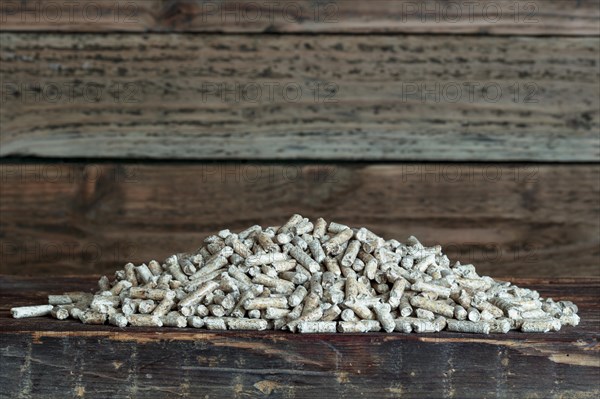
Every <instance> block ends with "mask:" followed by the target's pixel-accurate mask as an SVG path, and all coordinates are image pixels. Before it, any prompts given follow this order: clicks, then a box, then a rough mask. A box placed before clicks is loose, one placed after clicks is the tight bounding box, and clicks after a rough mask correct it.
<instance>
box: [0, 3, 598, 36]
mask: <svg viewBox="0 0 600 399" xmlns="http://www.w3.org/2000/svg"><path fill="white" fill-rule="evenodd" d="M0 18H1V19H0V20H1V21H2V30H4V31H65V32H107V31H121V32H147V31H155V32H165V31H167V32H173V31H175V32H227V33H232V32H244V33H256V32H263V33H267V32H285V33H304V32H306V33H339V32H343V33H372V32H380V33H428V34H429V33H452V34H456V33H458V34H478V35H479V34H492V35H519V34H526V35H556V36H560V35H597V34H598V21H599V19H600V11H599V2H598V0H576V1H573V0H479V1H476V2H475V1H473V2H467V1H451V2H449V1H446V0H443V1H442V0H429V1H427V2H416V1H413V0H371V1H368V2H365V1H359V0H339V1H335V0H331V1H330V0H326V1H309V0H277V1H270V0H261V1H254V0H241V1H231V0H227V1H221V0H219V1H216V0H169V1H165V0H118V1H117V0H79V1H72V2H71V1H64V2H49V1H45V0H27V1H26V2H25V1H22V0H4V1H3V2H2V3H0Z"/></svg>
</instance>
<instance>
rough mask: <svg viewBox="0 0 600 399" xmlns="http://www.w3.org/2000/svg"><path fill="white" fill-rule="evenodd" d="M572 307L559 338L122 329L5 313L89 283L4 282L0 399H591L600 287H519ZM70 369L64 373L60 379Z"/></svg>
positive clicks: (598, 357) (578, 282)
mask: <svg viewBox="0 0 600 399" xmlns="http://www.w3.org/2000/svg"><path fill="white" fill-rule="evenodd" d="M514 282H515V283H516V284H519V285H523V286H527V287H530V288H534V289H538V290H539V291H540V293H541V294H542V295H544V296H546V295H550V296H552V297H554V298H555V299H569V300H573V301H575V302H576V303H577V304H578V306H579V309H580V314H581V320H582V322H581V324H580V325H579V326H578V327H574V328H569V327H565V328H563V329H562V330H561V331H560V332H558V333H551V334H524V333H517V332H515V333H510V334H506V335H502V334H491V335H489V336H473V335H468V334H467V335H465V334H458V333H449V332H442V333H436V334H425V335H415V334H398V333H393V334H382V333H369V334H348V335H341V334H329V335H328V334H318V335H294V334H290V333H285V332H240V331H238V332H234V331H225V332H209V331H204V330H189V329H185V330H177V329H173V328H161V329H158V330H156V329H154V330H153V329H146V328H128V329H125V330H123V329H118V328H114V327H110V326H86V325H82V324H81V323H77V322H74V321H57V320H53V319H49V318H36V319H21V320H15V319H11V318H10V317H9V316H8V308H9V306H11V305H12V304H18V305H20V304H25V303H28V304H30V303H33V302H35V301H37V300H38V298H39V299H40V300H41V298H42V297H43V296H44V295H45V294H47V293H48V292H57V290H60V289H61V288H62V289H63V290H69V289H83V290H87V289H88V288H93V286H94V283H95V278H93V277H86V278H82V277H74V278H64V279H56V278H55V279H47V278H22V277H8V276H3V277H1V278H0V298H1V301H0V338H1V342H2V347H1V352H0V354H1V356H2V362H0V371H1V372H0V382H1V383H0V394H2V396H7V397H16V396H17V395H21V396H22V397H26V398H28V397H35V398H54V397H57V396H59V395H60V396H61V397H65V396H67V397H72V396H73V397H77V396H85V397H86V398H105V397H107V396H108V395H110V397H115V398H137V397H145V398H146V397H150V398H164V397H176V396H186V395H187V396H190V397H197V396H202V397H209V398H213V397H223V396H226V397H235V398H238V397H239V398H242V397H244V398H254V397H264V396H265V395H270V396H269V397H275V398H288V397H296V398H305V397H312V398H315V397H319V398H320V397H327V398H330V397H342V398H354V397H357V396H359V395H363V396H365V397H378V398H379V397H383V398H388V397H389V398H397V397H399V396H402V397H424V398H440V397H453V396H454V397H460V398H482V397H544V398H564V397H569V398H571V397H572V398H595V397H597V396H598V394H600V390H599V389H598V384H597V377H598V373H599V370H600V354H599V353H598V338H599V333H598V327H599V323H600V319H599V314H600V313H599V312H598V303H600V298H599V294H598V293H599V292H600V290H599V288H600V280H598V279H585V280H584V279H566V280H550V281H548V280H547V281H541V280H525V281H524V280H515V281H514ZM66 371H68V372H66Z"/></svg>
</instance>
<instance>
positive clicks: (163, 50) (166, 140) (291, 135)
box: [0, 33, 600, 162]
mask: <svg viewBox="0 0 600 399" xmlns="http://www.w3.org/2000/svg"><path fill="white" fill-rule="evenodd" d="M0 40H2V49H3V51H2V55H1V57H2V63H1V64H0V72H1V73H2V74H3V80H2V90H3V93H2V95H3V106H2V108H1V110H0V117H1V124H0V132H1V133H0V144H1V146H0V155H1V156H9V155H12V156H23V155H33V156H45V157H111V158H114V157H124V158H132V157H134V158H166V159H266V160H272V159H306V158H309V159H325V160H329V159H336V160H349V159H351V160H377V161H380V160H421V161H422V160H433V161H441V160H458V161H465V160H501V161H506V160H536V161H590V162H593V161H596V160H597V159H598V157H600V140H599V138H598V134H597V132H598V130H599V129H600V114H599V113H598V109H599V107H600V100H599V96H598V82H599V81H600V70H599V69H598V57H597V55H598V52H600V41H599V40H597V38H556V39H553V40H547V39H543V38H513V37H511V38H502V37H456V36H433V37H431V36H406V37H387V36H377V37H373V36H357V37H353V36H325V37H322V36H274V35H265V36H262V35H258V36H235V35H233V36H220V35H200V36H198V35H143V36H142V35H121V34H110V35H84V36H81V35H48V34H44V35H40V34H12V33H10V34H2V35H0Z"/></svg>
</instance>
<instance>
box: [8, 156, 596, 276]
mask: <svg viewBox="0 0 600 399" xmlns="http://www.w3.org/2000/svg"><path fill="white" fill-rule="evenodd" d="M0 177H1V179H2V189H1V191H2V201H0V219H1V220H2V223H1V224H0V250H1V253H0V259H1V260H2V261H1V262H0V274H1V273H4V274H21V275H26V274H38V275H64V274H73V273H75V274H85V273H112V272H113V271H114V270H116V269H117V268H120V267H122V266H123V265H124V264H125V263H126V262H128V261H133V262H135V263H136V264H140V263H142V262H148V261H149V260H151V259H157V260H161V261H162V260H163V259H164V258H166V257H167V256H169V255H171V254H173V253H177V252H185V251H193V250H195V249H197V248H198V247H199V246H201V245H202V240H203V239H204V238H205V236H206V235H209V234H214V233H215V232H216V231H218V230H221V229H223V228H231V229H232V230H235V229H237V230H242V229H245V228H246V227H248V226H251V225H253V224H256V223H258V224H261V225H264V226H267V225H280V224H281V223H283V222H284V221H285V220H287V218H289V216H290V215H291V214H293V213H296V212H299V213H302V214H303V215H305V216H307V217H311V218H316V217H319V216H323V217H325V218H326V219H327V220H334V221H338V222H341V223H347V224H350V225H352V226H366V227H368V228H370V229H372V230H373V231H375V232H376V233H378V234H381V235H383V236H384V237H386V238H397V239H399V240H401V241H403V240H406V239H407V238H408V236H410V235H415V236H417V237H419V238H420V239H421V240H422V241H423V242H424V243H426V244H428V245H434V244H438V243H439V244H441V245H442V246H443V247H444V250H445V251H446V252H447V253H448V254H449V257H450V259H451V260H453V261H455V260H460V261H461V262H462V263H473V264H474V265H475V266H476V267H477V269H478V270H479V271H480V272H481V273H482V274H488V275H492V276H495V277H543V276H562V277H572V276H580V277H584V276H599V270H598V259H600V236H599V235H598V231H600V207H599V206H598V198H599V197H600V166H598V165H532V164H529V165H506V164H482V165H469V164H440V163H437V164H394V165H368V164H319V165H315V164H274V163H270V164H255V163H229V164H207V163H204V164H196V163H194V164H186V163H184V164H168V163H167V164H152V163H142V164H135V163H127V164H121V163H114V164H113V163H101V164H66V165H65V164H62V165H61V164H45V163H29V164H15V165H11V164H4V165H2V166H0Z"/></svg>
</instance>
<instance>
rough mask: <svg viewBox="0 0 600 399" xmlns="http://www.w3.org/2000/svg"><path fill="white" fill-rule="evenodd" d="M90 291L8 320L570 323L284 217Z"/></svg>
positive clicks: (470, 276)
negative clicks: (278, 221)
mask: <svg viewBox="0 0 600 399" xmlns="http://www.w3.org/2000/svg"><path fill="white" fill-rule="evenodd" d="M98 289H99V290H98V292H96V294H90V293H86V292H65V293H62V294H57V295H49V296H48V304H47V305H39V306H23V307H15V308H12V309H11V313H12V315H13V317H15V318H23V317H39V316H47V315H51V316H52V317H54V318H56V319H58V320H64V319H68V318H73V319H76V320H80V321H81V322H83V323H86V324H104V323H107V322H108V323H109V324H111V325H114V326H117V327H126V326H128V325H130V326H143V327H172V328H183V327H191V328H206V329H209V330H225V329H231V330H267V329H275V330H289V331H292V332H296V331H297V332H300V333H335V332H340V333H366V332H374V331H382V330H383V331H385V332H387V333H391V332H392V331H395V332H399V333H411V332H416V333H435V332H439V331H442V330H446V331H452V332H457V333H476V334H490V333H491V334H499V333H508V332H509V331H511V330H520V331H523V332H530V333H538V332H550V331H559V330H560V329H561V327H562V326H577V325H578V324H579V321H580V319H579V316H578V315H577V312H578V308H577V306H576V305H575V304H573V303H572V302H570V301H557V302H555V301H554V300H552V299H551V298H542V297H540V294H539V293H538V292H537V291H533V290H530V289H527V288H520V287H517V286H514V285H512V284H511V283H508V282H502V281H495V280H494V279H492V278H491V277H486V276H479V275H478V274H477V271H476V269H475V267H474V266H473V265H470V264H468V265H463V264H461V263H460V262H456V263H454V264H451V262H450V260H449V259H448V257H447V256H446V255H444V254H443V253H442V248H441V246H439V245H434V246H431V247H426V246H424V245H423V244H422V243H421V242H419V240H418V239H417V238H415V237H413V236H411V237H409V238H408V239H407V241H406V243H401V242H399V241H397V240H393V239H392V240H385V239H383V238H382V237H379V236H377V235H376V234H375V233H373V232H372V231H370V230H368V229H366V228H364V227H363V228H358V229H356V228H351V227H348V226H347V225H345V224H340V223H335V222H331V223H327V221H325V219H322V218H319V219H316V220H315V221H314V222H313V221H311V220H309V219H307V218H304V217H302V216H301V215H298V214H295V215H293V216H292V217H290V218H289V219H288V220H287V221H286V222H285V223H284V224H283V225H281V226H271V227H267V228H262V227H261V226H258V225H254V226H251V227H249V228H248V229H246V230H244V231H242V232H239V233H237V234H236V233H235V232H232V231H231V230H229V229H224V230H221V231H219V232H218V234H216V235H212V236H209V237H207V238H206V239H205V240H204V245H203V246H202V247H201V248H199V249H198V250H197V251H196V252H195V253H189V254H188V253H179V254H175V255H171V256H169V257H168V258H167V259H165V261H164V262H163V263H160V262H157V261H156V260H151V261H149V262H148V263H147V264H141V265H139V266H135V265H134V264H132V263H127V264H126V265H125V266H124V267H123V269H122V270H118V271H116V272H115V275H114V278H113V279H110V278H108V277H107V276H103V277H102V278H100V280H99V282H98Z"/></svg>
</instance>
